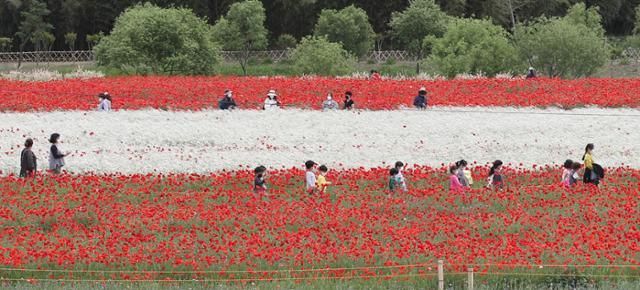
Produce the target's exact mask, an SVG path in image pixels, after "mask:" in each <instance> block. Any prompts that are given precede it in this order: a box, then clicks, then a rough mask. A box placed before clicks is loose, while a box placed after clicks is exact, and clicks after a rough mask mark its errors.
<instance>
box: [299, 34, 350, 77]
mask: <svg viewBox="0 0 640 290" xmlns="http://www.w3.org/2000/svg"><path fill="white" fill-rule="evenodd" d="M291 60H292V61H293V64H294V65H295V67H296V69H297V70H298V73H301V74H316V75H327V76H336V75H341V74H346V73H348V72H349V71H350V70H351V69H353V66H354V65H355V63H356V59H355V57H354V56H353V55H352V54H350V53H349V52H348V51H346V50H345V49H344V48H343V47H342V45H341V44H339V43H334V42H330V41H328V40H327V39H326V38H325V37H324V36H309V37H305V38H303V39H302V40H301V41H300V43H299V44H298V46H296V48H295V49H294V50H293V51H292V52H291Z"/></svg>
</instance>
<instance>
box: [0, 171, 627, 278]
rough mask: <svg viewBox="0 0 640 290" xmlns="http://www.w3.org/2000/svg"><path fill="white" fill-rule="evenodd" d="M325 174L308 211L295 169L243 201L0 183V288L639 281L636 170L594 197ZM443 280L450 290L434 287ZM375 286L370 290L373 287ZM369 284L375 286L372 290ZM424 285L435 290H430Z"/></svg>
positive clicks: (191, 187) (189, 181)
mask: <svg viewBox="0 0 640 290" xmlns="http://www.w3.org/2000/svg"><path fill="white" fill-rule="evenodd" d="M387 171H388V170H387V169H384V168H376V169H370V170H365V169H353V170H347V171H340V172H330V174H329V175H328V176H327V178H328V180H329V181H333V182H334V183H335V185H334V186H332V187H330V188H329V190H328V192H327V193H325V194H324V195H321V196H307V195H305V194H303V190H302V179H303V178H302V177H303V176H304V172H303V171H302V170H299V169H287V170H280V171H275V172H271V176H270V178H269V179H268V185H269V191H268V195H266V196H256V195H255V194H254V193H253V192H252V191H251V187H250V184H251V183H252V180H253V174H252V173H251V172H249V171H235V172H222V173H218V174H215V175H196V174H179V175H99V176H94V175H82V176H69V175H62V176H59V177H51V176H44V177H42V176H40V177H38V179H37V180H36V182H33V181H31V180H28V181H25V180H21V179H17V178H15V177H13V176H8V177H0V192H1V193H2V194H1V195H0V229H1V232H0V265H1V267H2V270H0V273H2V276H3V277H4V278H5V279H6V278H16V279H23V278H24V279H31V280H30V281H34V283H37V281H39V279H44V280H47V279H81V280H82V279H88V280H92V281H102V280H105V281H106V280H143V281H178V280H183V279H187V280H193V279H196V280H200V281H210V282H211V283H214V282H215V283H247V282H255V281H259V280H266V281H271V282H274V281H283V280H294V281H295V282H296V283H311V282H310V281H318V280H322V279H335V280H341V279H344V280H349V279H358V280H372V281H387V280H391V281H404V282H411V281H417V280H420V281H430V282H428V283H431V282H432V281H434V280H433V279H435V278H434V275H435V273H436V272H435V271H436V264H437V260H439V259H443V260H444V261H445V271H446V272H447V273H450V274H447V275H454V276H455V274H456V273H462V272H464V271H466V267H467V266H469V265H475V269H476V271H478V275H479V277H477V278H476V279H478V281H483V279H491V278H492V277H494V278H495V277H504V276H501V275H514V276H518V275H520V274H523V273H526V275H532V274H533V275H535V274H550V273H551V275H553V273H556V274H557V273H566V271H572V272H571V273H572V274H571V275H578V276H580V275H581V274H582V273H585V274H586V273H588V274H590V275H593V277H598V275H614V276H615V275H626V276H625V277H636V278H637V275H638V272H637V271H638V269H637V266H640V227H639V224H640V207H639V206H640V204H639V201H640V183H639V181H640V170H637V169H629V168H617V169H613V168H612V169H609V171H608V173H607V177H606V179H605V180H604V182H603V184H601V186H600V188H595V187H591V186H583V185H578V186H577V187H574V188H570V189H569V188H564V187H562V186H559V185H558V179H559V175H560V170H559V169H558V168H550V167H545V168H538V169H537V170H522V169H505V170H504V172H503V173H504V175H505V177H506V188H505V189H504V190H502V191H493V190H488V189H484V188H483V185H484V177H485V176H486V174H487V169H486V168H481V167H478V168H475V169H474V170H473V175H474V179H475V180H476V184H474V189H471V190H469V191H468V192H467V193H466V194H453V193H449V191H448V184H447V182H446V181H447V176H446V174H445V173H444V171H445V170H444V169H433V168H429V167H419V166H418V167H415V168H414V169H410V170H407V171H406V172H405V176H406V177H407V178H408V180H409V185H410V191H409V192H408V193H406V194H405V193H400V194H394V195H391V196H389V195H387V192H386V191H385V188H386V183H387V180H386V177H387ZM447 277H451V276H447ZM380 278H382V279H380ZM376 283H377V282H376ZM428 285H435V284H428Z"/></svg>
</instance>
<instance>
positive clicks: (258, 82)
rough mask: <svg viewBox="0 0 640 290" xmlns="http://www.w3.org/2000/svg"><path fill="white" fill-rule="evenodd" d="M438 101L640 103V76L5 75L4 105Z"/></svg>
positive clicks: (193, 106)
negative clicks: (269, 98) (107, 97)
mask: <svg viewBox="0 0 640 290" xmlns="http://www.w3.org/2000/svg"><path fill="white" fill-rule="evenodd" d="M421 86H425V87H427V88H428V90H429V91H430V95H429V104H430V105H438V106H515V107H550V106H557V107H562V108H574V107H582V106H600V107H631V108H637V107H640V79H595V78H592V79H579V80H560V79H544V78H541V79H536V80H533V81H532V80H522V79H474V80H438V81H422V80H381V81H370V80H358V79H335V78H318V77H303V78H284V77H155V76H154V77H140V76H135V77H133V76H132V77H115V78H99V79H89V80H79V79H68V80H62V81H50V82H20V81H9V80H0V111H18V112H24V111H55V110H93V109H95V108H96V106H97V95H98V93H99V92H104V91H108V92H109V93H110V94H111V95H113V96H114V103H113V107H114V108H115V109H128V110H136V109H142V108H157V109H166V110H202V109H207V108H212V107H216V106H217V101H218V99H219V98H220V97H221V96H222V94H223V93H224V91H225V90H226V89H232V90H233V91H234V94H235V98H236V101H237V103H238V105H239V107H240V108H242V109H257V108H258V107H260V104H261V103H262V101H263V100H264V96H265V95H266V93H267V91H268V90H270V89H275V90H277V91H278V93H279V100H280V101H281V102H282V103H283V105H284V106H287V107H296V108H309V109H319V108H320V107H321V103H322V101H323V100H324V96H325V95H326V94H327V93H328V92H333V93H334V94H335V95H336V96H339V97H338V99H340V100H341V98H342V94H343V93H344V92H345V91H347V90H350V91H352V92H353V93H354V100H355V102H356V106H357V108H361V109H370V110H387V109H397V108H398V107H402V106H407V107H410V106H411V104H412V101H413V97H414V95H415V94H417V91H418V89H419V88H420V87H421Z"/></svg>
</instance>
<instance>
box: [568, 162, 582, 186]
mask: <svg viewBox="0 0 640 290" xmlns="http://www.w3.org/2000/svg"><path fill="white" fill-rule="evenodd" d="M580 168H582V164H580V162H573V164H572V165H571V171H570V172H569V185H574V184H576V183H578V181H579V180H580V175H579V174H578V172H580Z"/></svg>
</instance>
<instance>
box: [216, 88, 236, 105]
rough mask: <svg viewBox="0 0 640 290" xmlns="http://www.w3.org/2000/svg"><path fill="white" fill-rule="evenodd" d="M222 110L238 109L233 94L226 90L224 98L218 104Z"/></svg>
mask: <svg viewBox="0 0 640 290" xmlns="http://www.w3.org/2000/svg"><path fill="white" fill-rule="evenodd" d="M218 107H219V108H220V110H232V109H235V108H236V101H234V100H233V92H232V91H231V90H226V91H225V92H224V97H223V98H222V99H221V100H220V101H219V102H218Z"/></svg>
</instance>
